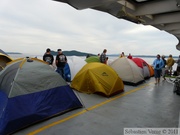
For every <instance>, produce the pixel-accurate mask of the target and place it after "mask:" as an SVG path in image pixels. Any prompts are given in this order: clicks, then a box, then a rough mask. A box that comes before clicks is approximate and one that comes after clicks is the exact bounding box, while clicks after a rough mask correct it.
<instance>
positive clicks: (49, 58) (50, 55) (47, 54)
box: [43, 48, 54, 65]
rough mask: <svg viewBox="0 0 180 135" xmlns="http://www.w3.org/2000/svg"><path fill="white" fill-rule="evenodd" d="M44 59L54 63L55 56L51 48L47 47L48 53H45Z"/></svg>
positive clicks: (51, 63) (50, 63)
mask: <svg viewBox="0 0 180 135" xmlns="http://www.w3.org/2000/svg"><path fill="white" fill-rule="evenodd" d="M43 60H44V61H45V62H47V63H48V64H49V65H53V62H54V56H53V55H52V54H51V49H49V48H47V49H46V53H45V54H44V55H43Z"/></svg>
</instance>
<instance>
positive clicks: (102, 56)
mask: <svg viewBox="0 0 180 135" xmlns="http://www.w3.org/2000/svg"><path fill="white" fill-rule="evenodd" d="M106 53H107V50H106V49H104V50H103V52H102V53H101V55H100V62H101V63H104V64H106V61H107V60H106V58H107V57H106Z"/></svg>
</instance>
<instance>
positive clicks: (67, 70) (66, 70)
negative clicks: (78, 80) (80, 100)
mask: <svg viewBox="0 0 180 135" xmlns="http://www.w3.org/2000/svg"><path fill="white" fill-rule="evenodd" d="M64 79H65V80H66V81H67V82H71V71H70V67H69V64H68V63H66V64H65V67H64Z"/></svg>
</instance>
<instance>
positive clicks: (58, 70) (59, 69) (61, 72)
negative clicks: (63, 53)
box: [56, 67, 65, 79]
mask: <svg viewBox="0 0 180 135" xmlns="http://www.w3.org/2000/svg"><path fill="white" fill-rule="evenodd" d="M56 72H57V73H59V74H60V75H61V76H62V78H63V79H65V76H64V67H57V69H56Z"/></svg>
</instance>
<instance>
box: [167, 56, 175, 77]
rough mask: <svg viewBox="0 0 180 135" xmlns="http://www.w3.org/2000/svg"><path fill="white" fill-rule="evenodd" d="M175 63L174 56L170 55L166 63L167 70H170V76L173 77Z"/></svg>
mask: <svg viewBox="0 0 180 135" xmlns="http://www.w3.org/2000/svg"><path fill="white" fill-rule="evenodd" d="M174 62H175V61H174V59H173V57H172V55H171V54H170V55H169V57H168V59H167V61H166V64H167V69H168V70H169V73H170V76H171V75H172V70H173V65H174Z"/></svg>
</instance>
